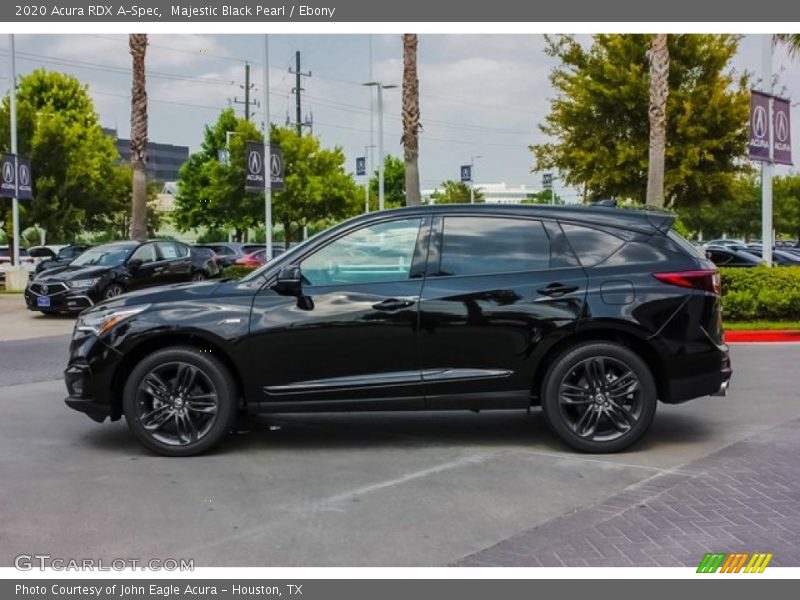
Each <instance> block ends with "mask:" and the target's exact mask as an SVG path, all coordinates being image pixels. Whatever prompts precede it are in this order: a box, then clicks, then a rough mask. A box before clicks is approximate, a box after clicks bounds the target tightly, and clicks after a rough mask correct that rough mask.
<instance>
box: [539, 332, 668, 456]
mask: <svg viewBox="0 0 800 600" xmlns="http://www.w3.org/2000/svg"><path fill="white" fill-rule="evenodd" d="M543 389H544V394H543V398H542V408H543V410H544V414H545V419H546V420H547V423H548V425H549V426H550V428H551V429H552V430H553V431H555V433H557V434H558V435H559V437H561V438H562V439H563V440H564V441H566V442H567V443H568V444H569V445H571V446H572V447H574V448H577V449H579V450H583V451H586V452H617V451H619V450H622V449H624V448H626V447H628V446H629V445H631V444H632V443H634V442H635V441H636V440H637V439H639V438H640V437H641V436H642V435H643V434H644V433H645V431H647V429H648V428H649V426H650V424H651V423H652V421H653V417H654V416H655V407H656V398H657V392H656V386H655V382H654V380H653V377H652V374H651V373H650V369H649V368H648V367H647V364H646V363H645V362H644V361H643V360H642V359H641V358H640V357H639V356H638V355H637V354H635V353H634V352H632V351H631V350H629V349H628V348H626V347H624V346H621V345H617V344H611V343H605V342H604V343H589V344H582V345H580V346H578V347H577V348H575V349H573V350H571V351H569V352H567V353H565V354H564V355H562V356H561V357H560V358H559V359H558V360H556V361H555V363H554V364H553V366H552V367H551V368H550V370H549V371H548V374H547V376H546V377H545V383H544V386H543Z"/></svg>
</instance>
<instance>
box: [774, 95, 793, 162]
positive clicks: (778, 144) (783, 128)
mask: <svg viewBox="0 0 800 600" xmlns="http://www.w3.org/2000/svg"><path fill="white" fill-rule="evenodd" d="M790 110H791V103H790V102H789V100H786V99H785V98H774V99H773V101H772V130H773V131H774V132H775V133H774V139H773V141H772V144H773V149H772V160H774V161H775V162H776V163H778V164H781V165H791V164H792V129H791V120H790V118H789V113H790Z"/></svg>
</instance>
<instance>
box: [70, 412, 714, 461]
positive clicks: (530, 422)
mask: <svg viewBox="0 0 800 600" xmlns="http://www.w3.org/2000/svg"><path fill="white" fill-rule="evenodd" d="M709 435H713V433H712V431H711V427H710V426H709V424H707V423H706V422H705V421H702V420H700V419H698V418H696V417H694V418H693V417H691V416H687V415H681V414H676V413H669V414H661V415H657V416H656V420H655V422H654V423H653V425H652V427H651V428H650V430H649V431H648V432H647V433H646V434H645V436H644V438H643V439H642V440H640V441H639V442H638V443H637V444H635V445H634V446H633V447H632V448H631V449H629V450H627V451H626V452H632V453H638V452H647V451H650V450H653V449H656V448H658V447H659V446H663V445H672V444H692V443H700V442H705V441H707V440H708V436H709ZM83 439H84V440H85V441H86V442H88V443H90V444H92V445H94V446H96V447H97V448H98V449H101V450H103V451H107V452H114V453H123V454H129V455H131V456H142V455H145V456H147V455H154V453H151V452H150V451H149V450H146V449H144V448H143V447H141V446H140V445H139V444H138V443H137V442H136V440H135V439H134V437H133V435H132V434H131V433H130V432H129V431H128V430H127V427H125V426H124V424H123V423H118V424H115V425H114V426H109V425H108V424H105V425H104V426H101V427H97V428H92V429H91V430H90V431H89V432H87V433H86V434H85V437H84V438H83ZM426 446H430V447H448V446H453V447H455V446H458V447H463V446H475V447H527V448H530V449H532V450H537V451H541V452H555V453H570V454H572V453H575V452H576V451H574V450H572V449H571V448H569V446H567V445H566V444H565V443H563V442H561V441H560V440H558V439H557V438H556V436H555V435H554V434H553V433H551V432H550V431H549V430H548V428H547V426H546V424H545V421H544V418H543V416H542V413H541V411H540V410H538V409H534V410H532V411H531V413H530V414H527V413H525V412H523V411H482V412H481V413H478V414H476V413H473V412H469V411H452V412H436V413H426V412H413V413H357V414H356V413H335V414H333V413H325V414H309V415H296V414H292V415H269V416H263V415H259V416H251V417H247V418H240V419H238V421H237V424H236V427H235V429H234V431H233V432H232V433H231V435H230V436H228V438H226V439H225V440H224V441H223V443H222V444H220V445H219V446H218V447H217V448H215V449H213V450H212V451H210V452H209V454H214V455H218V456H221V455H226V454H233V453H237V452H242V451H247V452H253V451H264V452H270V451H276V450H280V451H287V450H297V451H306V450H313V451H319V450H336V451H343V450H344V451H346V450H354V451H358V452H363V451H364V450H365V449H366V450H377V449H393V448H394V449H412V448H423V447H426Z"/></svg>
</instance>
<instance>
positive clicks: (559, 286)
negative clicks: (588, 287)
mask: <svg viewBox="0 0 800 600" xmlns="http://www.w3.org/2000/svg"><path fill="white" fill-rule="evenodd" d="M577 290H578V286H577V285H565V284H563V283H551V284H550V285H548V286H547V287H543V288H539V289H538V290H536V291H537V292H539V293H540V294H542V295H544V296H552V297H554V298H555V297H558V296H563V295H564V294H569V293H570V292H575V291H577Z"/></svg>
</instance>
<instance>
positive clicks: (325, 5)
mask: <svg viewBox="0 0 800 600" xmlns="http://www.w3.org/2000/svg"><path fill="white" fill-rule="evenodd" d="M0 21H3V22H7V23H15V22H16V23H22V22H26V23H53V22H56V23H58V22H63V23H69V22H92V21H97V22H113V21H121V22H130V23H158V22H173V23H187V22H193V21H199V22H213V21H230V22H264V23H269V22H298V23H304V22H306V23H310V22H331V23H346V22H411V21H418V22H435V23H450V22H460V23H470V22H514V23H519V22H626V23H631V22H715V23H716V22H734V23H751V22H775V23H782V24H787V23H791V22H799V21H800V2H787V1H786V0H760V1H759V2H753V1H752V0H724V1H721V0H670V1H669V2H643V1H642V0H561V1H560V2H545V1H543V0H539V1H527V2H526V1H523V0H491V1H490V2H489V1H485V0H456V1H453V0H438V1H435V0H434V1H432V0H402V1H400V2H385V1H383V2H382V1H377V0H309V1H308V2H298V3H290V2H279V1H272V0H262V1H260V2H259V1H252V0H240V1H232V2H218V1H216V0H206V1H195V2H188V1H187V2H175V1H170V0H131V1H128V2H119V1H114V2H109V3H106V2H103V1H102V0H100V1H95V2H88V1H86V0H31V1H29V2H24V1H14V0H11V2H7V1H4V2H2V3H0ZM785 27H787V32H789V31H788V29H791V28H790V27H788V26H785ZM794 31H796V29H795V30H794Z"/></svg>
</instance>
